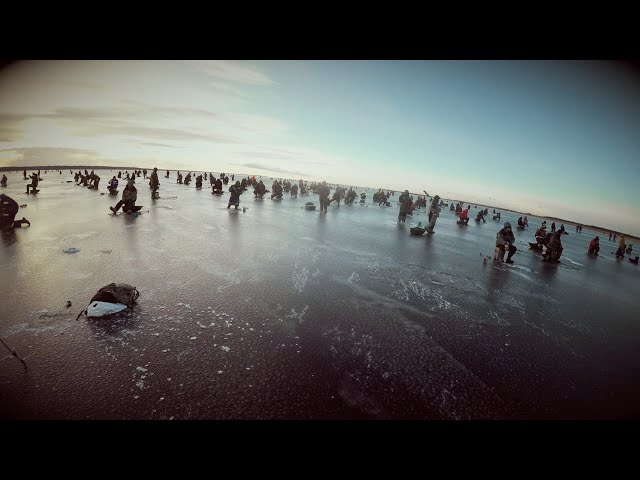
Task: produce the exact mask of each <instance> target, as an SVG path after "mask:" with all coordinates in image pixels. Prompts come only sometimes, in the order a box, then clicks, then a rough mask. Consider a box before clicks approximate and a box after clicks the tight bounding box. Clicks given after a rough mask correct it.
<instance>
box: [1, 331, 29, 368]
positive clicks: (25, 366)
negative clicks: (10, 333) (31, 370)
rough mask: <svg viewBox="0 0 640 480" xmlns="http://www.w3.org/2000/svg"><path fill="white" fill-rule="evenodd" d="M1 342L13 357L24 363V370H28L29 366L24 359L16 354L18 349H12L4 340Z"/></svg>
mask: <svg viewBox="0 0 640 480" xmlns="http://www.w3.org/2000/svg"><path fill="white" fill-rule="evenodd" d="M0 342H2V344H3V345H4V346H5V347H7V350H9V351H10V352H11V355H12V356H14V357H16V358H17V359H18V360H20V361H21V362H22V364H23V365H24V369H25V370H26V369H27V364H26V362H25V361H24V360H23V359H22V358H20V356H19V355H18V353H17V352H16V349H15V348H11V347H9V345H7V344H6V343H4V340H2V339H1V338H0Z"/></svg>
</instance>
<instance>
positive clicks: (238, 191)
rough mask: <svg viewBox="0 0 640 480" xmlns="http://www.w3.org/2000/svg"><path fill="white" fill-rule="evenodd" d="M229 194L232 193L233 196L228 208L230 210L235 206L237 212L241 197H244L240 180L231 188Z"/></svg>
mask: <svg viewBox="0 0 640 480" xmlns="http://www.w3.org/2000/svg"><path fill="white" fill-rule="evenodd" d="M229 192H230V193H231V196H230V197H229V205H227V208H229V207H230V206H231V205H234V206H235V207H236V210H237V209H238V205H240V195H242V187H241V186H240V180H238V181H236V183H235V184H234V185H231V187H229Z"/></svg>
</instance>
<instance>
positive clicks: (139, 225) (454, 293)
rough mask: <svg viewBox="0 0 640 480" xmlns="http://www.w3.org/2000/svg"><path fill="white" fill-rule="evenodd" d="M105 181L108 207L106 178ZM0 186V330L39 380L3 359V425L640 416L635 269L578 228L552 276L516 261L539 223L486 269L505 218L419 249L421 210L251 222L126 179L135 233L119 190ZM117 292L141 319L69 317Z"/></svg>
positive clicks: (535, 263) (13, 178)
mask: <svg viewBox="0 0 640 480" xmlns="http://www.w3.org/2000/svg"><path fill="white" fill-rule="evenodd" d="M29 173H30V172H29ZM97 173H98V174H99V175H100V176H101V182H100V192H106V186H107V181H108V179H109V178H110V177H111V176H112V175H113V174H111V173H110V172H97ZM115 173H117V171H114V174H115ZM7 176H8V177H9V186H8V187H7V188H3V189H2V193H5V194H7V195H9V196H11V197H12V198H14V199H15V200H16V201H17V202H18V203H19V204H24V203H26V204H27V207H25V208H21V209H20V212H19V213H18V215H17V218H18V219H19V218H22V216H25V217H26V218H27V219H28V220H29V221H30V222H31V227H25V228H22V229H16V230H12V231H11V232H8V233H6V234H3V235H2V243H1V244H0V288H1V291H2V310H1V314H0V336H1V337H2V338H3V339H4V340H5V341H6V342H7V343H8V344H9V345H11V346H13V347H14V348H15V349H16V350H17V352H18V354H19V355H20V356H22V357H23V358H24V359H25V360H26V362H27V364H28V367H29V368H28V370H27V371H26V372H25V370H24V368H23V366H22V364H21V363H20V362H19V361H17V360H16V359H15V358H12V357H11V356H10V354H9V352H8V351H7V350H6V349H4V347H1V346H0V347H1V348H2V350H0V405H1V407H2V408H1V414H0V416H1V417H2V418H30V419H31V418H38V419H43V418H46V419H49V418H53V419H176V420H177V419H522V418H531V419H557V418H571V419H573V418H629V417H634V418H637V417H638V416H639V411H640V410H639V409H640V355H639V354H638V352H639V349H638V347H639V346H640V315H639V313H640V309H639V308H638V299H639V298H640V296H639V294H640V286H639V285H640V283H639V275H640V272H639V271H638V268H639V267H638V266H636V265H633V264H631V263H629V262H628V261H627V259H626V258H625V259H624V261H622V262H618V261H616V260H615V257H614V255H613V254H612V253H611V252H613V251H614V250H615V246H614V244H613V242H609V241H608V238H604V236H603V235H600V237H601V245H602V248H601V252H600V253H601V255H602V256H601V257H598V258H595V259H594V258H590V257H588V256H587V255H586V248H587V244H588V243H589V240H591V238H593V236H595V235H596V233H594V232H590V231H588V230H587V229H586V228H585V229H584V230H583V231H582V233H581V234H577V233H575V228H574V227H571V226H567V231H568V232H569V235H565V236H564V237H563V245H564V253H563V258H562V263H561V264H560V265H548V264H546V263H543V262H541V259H540V256H539V255H537V254H535V253H533V252H531V251H529V250H528V249H527V247H528V244H527V242H528V241H532V240H533V233H534V231H535V229H536V228H537V227H538V226H539V224H540V223H541V220H540V219H537V218H533V217H530V218H529V223H530V227H529V228H528V229H527V230H525V231H524V232H521V231H518V230H516V231H514V233H515V236H516V246H517V248H518V250H519V251H518V252H517V253H516V255H515V256H514V260H515V264H514V265H511V266H507V265H500V266H494V265H492V264H491V263H490V262H489V263H483V257H482V256H481V254H485V255H491V254H492V253H493V245H494V242H495V235H496V232H497V231H498V230H499V229H500V228H501V226H502V223H503V222H504V221H510V222H511V224H512V225H513V226H514V227H515V225H516V220H517V217H518V216H517V215H515V214H510V213H508V212H503V215H502V221H501V222H496V221H493V220H491V209H490V212H489V213H490V215H489V218H488V220H487V223H486V224H476V222H474V220H473V218H475V214H476V212H477V209H474V208H472V209H471V211H470V213H469V216H470V217H471V220H470V223H469V226H467V227H463V226H459V225H457V224H456V223H455V222H456V217H455V215H454V214H453V212H449V211H448V210H446V209H443V210H442V213H441V215H440V218H439V219H438V222H437V225H436V227H435V234H434V235H433V236H423V237H415V236H411V235H409V228H410V226H413V225H416V224H417V223H418V222H420V221H421V222H423V224H424V223H426V212H425V210H424V209H422V211H417V212H416V213H414V215H413V216H412V217H411V216H408V217H407V224H406V225H397V223H396V218H397V214H398V207H397V206H396V201H397V198H398V194H396V196H395V197H392V198H391V202H392V207H379V206H378V205H377V204H372V203H370V202H371V197H372V193H373V191H372V190H369V193H368V201H367V206H360V205H359V204H354V205H352V206H345V205H344V204H342V205H341V206H340V207H333V206H330V207H329V211H328V212H327V213H326V214H321V213H320V212H319V211H306V210H305V209H304V208H303V206H304V203H305V202H307V201H313V202H314V203H315V204H316V205H318V197H317V196H315V195H311V196H310V197H298V198H297V199H291V198H289V196H288V194H285V197H284V199H283V200H282V201H272V200H270V199H269V198H268V197H269V195H268V194H267V195H266V198H265V199H264V200H262V201H257V200H254V199H253V193H252V191H253V189H250V190H248V191H247V192H245V193H244V194H243V195H242V196H241V199H240V207H248V208H247V210H246V212H244V213H243V212H242V211H229V210H227V209H226V205H227V201H228V197H229V194H228V192H227V193H225V194H224V195H223V196H222V197H218V196H214V195H211V193H210V192H211V190H210V189H208V188H204V189H203V190H196V189H195V181H193V182H192V183H191V185H189V186H185V185H178V184H176V183H175V172H172V173H171V178H170V179H165V178H164V172H159V176H160V182H161V187H160V196H161V198H160V199H157V200H151V195H150V193H149V190H148V188H147V185H148V181H145V180H144V179H142V178H140V179H138V180H137V181H136V187H137V188H138V202H137V203H138V204H139V205H144V208H143V212H144V213H143V214H142V215H140V216H139V217H125V216H113V215H111V212H110V211H109V206H110V205H114V204H115V203H116V201H117V199H119V197H120V194H119V195H118V198H115V197H111V196H108V195H100V193H99V192H97V191H94V190H88V189H86V188H84V187H77V186H75V184H74V183H67V180H71V179H72V175H70V174H69V171H68V170H67V171H66V172H64V173H63V174H62V175H59V174H58V173H51V172H49V173H48V174H44V170H43V173H42V178H43V179H44V180H43V182H42V183H41V184H40V189H41V193H40V194H39V195H38V196H36V197H34V196H32V195H26V194H25V193H23V192H24V191H25V187H24V185H25V184H26V183H27V182H26V181H24V180H23V179H22V173H20V174H17V173H13V172H12V173H9V174H7ZM238 179H239V178H238ZM263 180H265V183H266V185H267V188H270V186H271V185H270V184H271V180H270V179H267V178H266V177H265V178H263ZM124 184H125V181H124V180H120V193H121V192H122V188H123V187H124ZM207 186H208V182H205V187H207ZM225 190H228V186H226V187H225ZM360 191H362V189H358V193H359V192H360ZM332 192H333V191H332ZM430 193H432V194H435V193H438V192H436V191H434V192H430ZM356 201H357V200H356ZM472 207H473V205H472ZM478 208H480V206H479V205H478ZM147 210H148V212H147ZM547 223H548V225H550V224H551V222H550V221H548V222H547ZM71 247H74V248H77V249H79V251H78V252H77V253H73V254H67V253H64V252H63V250H64V249H67V248H71ZM636 248H637V247H636ZM110 282H124V283H130V284H132V285H135V286H136V287H137V288H138V290H139V291H140V292H141V295H140V298H139V300H138V304H137V305H136V306H135V307H134V308H133V309H130V310H127V311H125V312H123V313H121V314H117V315H115V316H114V317H111V318H103V319H87V318H86V317H84V316H83V317H81V318H80V319H79V320H78V321H76V316H77V314H78V313H79V312H80V310H82V309H83V308H84V307H86V306H87V304H88V302H89V300H90V299H91V297H92V296H93V295H94V294H95V293H96V291H97V290H98V289H99V288H100V287H101V286H103V285H105V284H107V283H110ZM68 300H70V301H71V302H72V303H73V306H72V307H71V308H69V309H67V308H65V304H66V302H67V301H68Z"/></svg>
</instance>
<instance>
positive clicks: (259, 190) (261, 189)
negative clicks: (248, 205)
mask: <svg viewBox="0 0 640 480" xmlns="http://www.w3.org/2000/svg"><path fill="white" fill-rule="evenodd" d="M275 183H276V182H274V186H275ZM240 186H242V183H241V184H240ZM266 191H267V187H266V186H265V184H264V182H263V181H262V180H260V181H259V182H258V183H257V184H256V186H255V187H254V189H253V198H262V197H264V194H265V193H266ZM271 198H273V196H272V197H271Z"/></svg>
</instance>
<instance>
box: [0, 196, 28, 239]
mask: <svg viewBox="0 0 640 480" xmlns="http://www.w3.org/2000/svg"><path fill="white" fill-rule="evenodd" d="M18 210H20V207H19V206H18V202H16V201H15V200H14V199H13V198H11V197H9V196H8V195H5V194H4V193H0V230H4V229H9V228H19V227H21V226H22V224H23V223H26V224H27V225H31V223H29V220H27V219H26V218H24V217H22V220H15V218H16V214H17V213H18Z"/></svg>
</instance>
